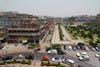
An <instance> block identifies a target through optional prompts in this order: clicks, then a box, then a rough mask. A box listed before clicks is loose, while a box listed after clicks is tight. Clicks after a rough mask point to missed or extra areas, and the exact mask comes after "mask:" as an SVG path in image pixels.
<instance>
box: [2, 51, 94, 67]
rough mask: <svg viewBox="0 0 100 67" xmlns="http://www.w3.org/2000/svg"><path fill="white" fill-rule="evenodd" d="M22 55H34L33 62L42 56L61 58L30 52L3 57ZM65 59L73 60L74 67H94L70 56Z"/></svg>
mask: <svg viewBox="0 0 100 67" xmlns="http://www.w3.org/2000/svg"><path fill="white" fill-rule="evenodd" d="M20 54H22V55H23V56H27V55H34V56H35V58H34V60H40V58H41V57H42V56H49V57H50V59H51V58H53V57H61V58H62V57H63V55H55V54H48V53H32V52H21V53H12V54H5V55H4V56H13V57H14V56H18V55H20ZM66 58H70V59H73V60H74V61H75V64H74V66H75V67H77V65H83V66H84V67H95V66H93V65H91V64H89V63H87V62H80V61H79V60H78V59H77V58H75V57H72V56H69V55H67V56H66Z"/></svg>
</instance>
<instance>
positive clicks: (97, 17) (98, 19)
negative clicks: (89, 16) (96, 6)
mask: <svg viewBox="0 0 100 67" xmlns="http://www.w3.org/2000/svg"><path fill="white" fill-rule="evenodd" d="M96 21H97V22H100V14H98V15H97V16H96Z"/></svg>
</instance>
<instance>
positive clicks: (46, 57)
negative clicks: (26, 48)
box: [40, 56, 50, 61]
mask: <svg viewBox="0 0 100 67" xmlns="http://www.w3.org/2000/svg"><path fill="white" fill-rule="evenodd" d="M40 59H41V60H42V61H49V60H50V58H49V56H43V57H41V58H40Z"/></svg>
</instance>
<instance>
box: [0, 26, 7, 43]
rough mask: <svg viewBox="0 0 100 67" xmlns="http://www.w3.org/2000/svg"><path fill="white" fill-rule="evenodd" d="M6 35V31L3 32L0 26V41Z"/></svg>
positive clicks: (3, 29)
mask: <svg viewBox="0 0 100 67" xmlns="http://www.w3.org/2000/svg"><path fill="white" fill-rule="evenodd" d="M5 37H6V32H5V28H4V27H3V26H0V42H1V41H2V40H4V39H5Z"/></svg>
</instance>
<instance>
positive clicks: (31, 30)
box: [0, 13, 49, 43]
mask: <svg viewBox="0 0 100 67" xmlns="http://www.w3.org/2000/svg"><path fill="white" fill-rule="evenodd" d="M0 25H1V26H5V27H6V29H7V37H8V42H9V43H16V42H36V43H39V41H40V40H41V39H42V38H43V37H44V36H45V34H46V33H47V32H48V31H49V23H47V20H44V19H39V18H38V17H37V16H33V15H28V14H18V13H17V14H7V15H3V16H0Z"/></svg>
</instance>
